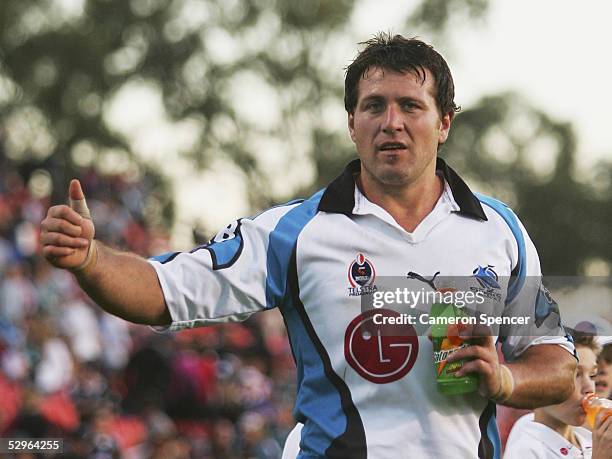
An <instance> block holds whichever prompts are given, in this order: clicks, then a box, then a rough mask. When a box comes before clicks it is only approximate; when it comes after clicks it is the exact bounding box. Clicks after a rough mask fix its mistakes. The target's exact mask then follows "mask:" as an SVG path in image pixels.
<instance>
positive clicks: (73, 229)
mask: <svg viewBox="0 0 612 459" xmlns="http://www.w3.org/2000/svg"><path fill="white" fill-rule="evenodd" d="M41 227H42V229H43V231H46V232H49V233H63V234H66V235H68V236H72V237H78V236H80V235H81V232H82V231H83V230H82V228H81V227H80V226H79V225H73V224H72V223H70V222H69V221H67V220H64V219H59V218H47V219H45V220H44V221H43V222H42V224H41Z"/></svg>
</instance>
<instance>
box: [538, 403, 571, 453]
mask: <svg viewBox="0 0 612 459" xmlns="http://www.w3.org/2000/svg"><path fill="white" fill-rule="evenodd" d="M533 420H534V421H536V422H539V423H540V424H544V425H545V426H547V427H550V428H551V429H552V430H554V431H555V432H557V433H558V434H559V435H561V436H562V437H563V438H565V439H566V440H567V441H568V442H570V443H571V444H573V445H575V446H578V447H580V444H579V443H578V440H577V439H576V435H574V429H572V426H570V425H569V424H565V423H563V422H561V421H560V420H558V419H556V418H554V417H552V416H550V415H549V414H548V413H546V412H544V411H542V410H537V409H536V410H535V411H534V417H533Z"/></svg>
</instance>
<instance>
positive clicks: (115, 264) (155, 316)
mask: <svg viewBox="0 0 612 459" xmlns="http://www.w3.org/2000/svg"><path fill="white" fill-rule="evenodd" d="M96 248H97V251H98V253H97V260H96V262H95V263H94V264H92V266H90V267H87V268H86V269H84V270H82V271H78V272H76V273H75V275H76V278H77V280H78V282H79V284H80V286H81V287H82V288H83V290H84V291H85V292H86V293H87V294H88V295H89V296H90V297H91V299H92V300H94V301H95V302H96V303H97V304H98V305H99V306H100V307H102V308H103V309H104V310H105V311H107V312H108V313H110V314H113V315H116V316H118V317H121V318H123V319H125V320H128V321H130V322H135V323H140V324H149V325H167V324H169V323H170V322H171V318H170V314H169V312H168V308H167V307H166V303H165V300H164V295H163V293H162V289H161V286H160V285H159V280H158V279H157V274H156V273H155V270H154V269H153V267H152V266H151V265H150V264H149V263H148V262H147V261H146V260H145V259H143V258H141V257H139V256H137V255H134V254H130V253H124V252H119V251H116V250H113V249H111V248H109V247H106V246H104V245H102V244H101V243H100V242H98V241H96Z"/></svg>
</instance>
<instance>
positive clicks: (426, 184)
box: [357, 169, 444, 233]
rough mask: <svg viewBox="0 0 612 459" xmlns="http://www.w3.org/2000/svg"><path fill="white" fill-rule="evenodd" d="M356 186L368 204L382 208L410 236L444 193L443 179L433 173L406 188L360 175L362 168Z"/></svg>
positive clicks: (362, 172) (362, 173)
mask: <svg viewBox="0 0 612 459" xmlns="http://www.w3.org/2000/svg"><path fill="white" fill-rule="evenodd" d="M357 186H359V189H360V190H361V192H362V193H363V194H364V195H365V197H366V198H368V200H370V202H373V203H374V204H377V205H378V206H380V207H382V208H383V209H385V210H386V211H387V212H389V214H390V215H391V216H392V217H393V218H394V219H395V221H396V222H397V223H398V224H399V225H400V226H401V227H402V228H404V229H405V230H406V231H408V232H409V233H412V232H413V231H414V230H415V229H416V227H417V226H419V224H420V223H421V222H422V221H423V219H424V218H425V217H427V215H429V213H430V212H431V211H432V210H433V209H434V207H435V206H436V203H437V202H438V199H440V196H441V195H442V192H443V191H444V180H443V179H442V178H441V177H438V176H437V175H436V174H435V172H434V173H432V174H431V175H429V176H427V177H423V178H422V180H420V181H419V182H415V183H412V184H409V185H406V186H397V187H396V186H386V185H383V184H381V183H379V182H376V181H375V180H373V179H372V178H371V177H369V176H368V175H366V174H364V171H363V169H362V171H361V174H360V175H359V176H358V177H357Z"/></svg>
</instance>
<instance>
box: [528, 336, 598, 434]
mask: <svg viewBox="0 0 612 459" xmlns="http://www.w3.org/2000/svg"><path fill="white" fill-rule="evenodd" d="M576 353H577V354H578V359H579V361H578V368H577V370H576V371H577V372H576V380H575V383H574V392H573V393H572V395H571V396H570V398H568V399H567V400H566V401H564V402H563V403H560V404H558V405H551V406H546V407H544V408H540V409H541V410H542V411H544V412H546V414H548V415H549V416H551V417H553V418H555V419H557V420H558V421H560V422H562V423H563V424H568V425H571V426H581V425H582V424H584V421H585V419H586V414H585V413H584V410H583V409H582V405H581V403H580V402H581V401H582V399H583V397H584V396H585V395H586V394H590V393H592V392H594V391H595V381H594V378H595V375H596V374H597V357H596V356H595V353H594V352H593V351H592V350H591V349H589V348H588V347H584V346H577V347H576Z"/></svg>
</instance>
